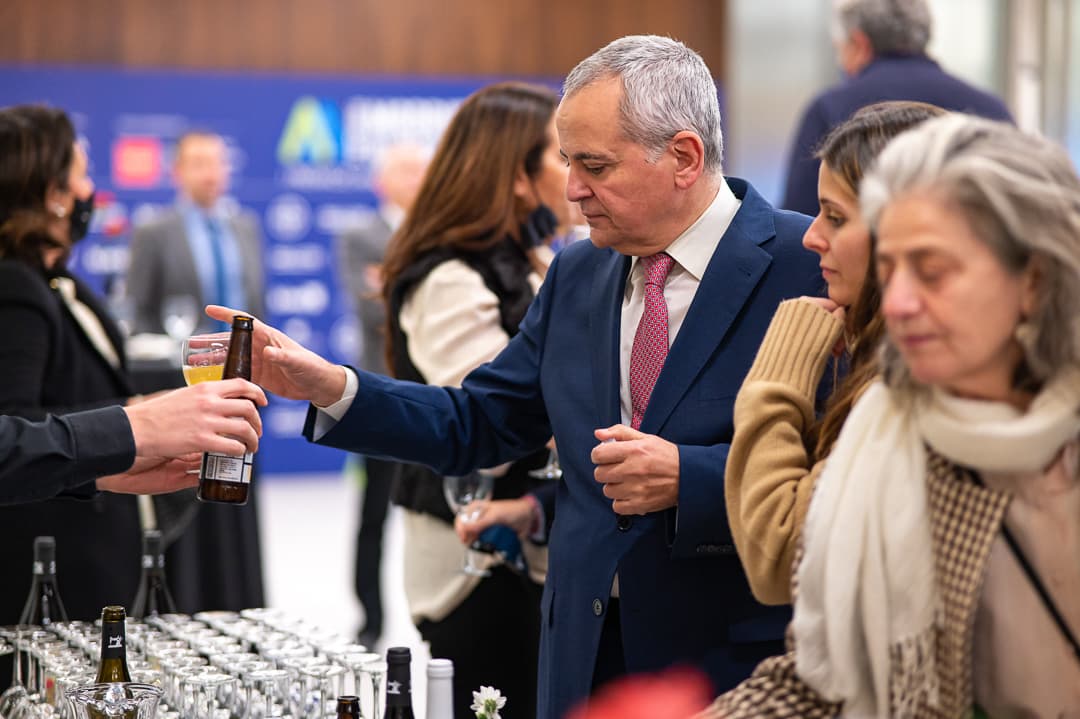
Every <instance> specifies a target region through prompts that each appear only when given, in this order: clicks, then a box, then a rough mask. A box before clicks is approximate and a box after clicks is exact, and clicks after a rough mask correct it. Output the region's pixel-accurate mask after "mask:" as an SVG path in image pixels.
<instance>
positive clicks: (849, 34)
mask: <svg viewBox="0 0 1080 719" xmlns="http://www.w3.org/2000/svg"><path fill="white" fill-rule="evenodd" d="M834 2H835V9H834V17H833V28H834V34H835V37H834V38H833V41H834V43H835V45H836V53H837V59H838V60H839V62H840V67H841V69H842V70H843V71H844V74H845V75H847V76H848V78H847V79H846V80H845V81H844V82H842V83H840V84H839V85H836V86H834V87H831V88H829V89H827V90H825V91H824V92H823V93H821V94H820V95H818V96H817V97H816V98H814V99H813V100H812V101H811V103H810V105H809V106H808V107H807V108H806V110H805V111H803V115H802V119H801V120H800V121H799V129H798V131H797V132H796V133H795V139H794V142H793V143H792V145H791V150H790V153H791V154H790V155H789V157H788V170H787V185H786V189H785V191H784V201H783V203H782V204H783V206H784V207H786V208H787V209H789V210H795V211H797V212H805V213H806V214H808V215H816V214H817V211H818V193H817V183H818V166H819V164H820V163H819V162H818V160H817V158H816V157H814V152H815V150H816V149H817V146H818V144H820V143H821V141H822V140H823V139H824V138H825V136H826V135H827V134H828V133H829V131H830V130H832V129H833V128H834V127H836V126H837V125H839V124H840V123H841V122H843V121H844V120H846V119H848V118H849V117H851V115H853V114H854V113H855V111H856V110H858V109H859V108H861V107H865V106H866V105H870V104H873V103H875V102H883V101H885V100H913V101H917V102H928V103H930V104H932V105H937V106H938V107H942V108H945V109H946V110H953V111H955V112H967V113H971V114H973V115H980V116H982V117H986V118H989V119H991V120H1004V121H1006V122H1011V121H1012V118H1011V116H1010V115H1009V111H1008V109H1007V108H1006V107H1005V104H1004V103H1003V102H1002V101H1001V100H999V99H998V98H996V97H994V96H993V95H991V94H989V93H986V92H983V91H982V90H979V89H977V88H975V87H972V86H971V85H969V84H967V83H966V82H964V81H963V80H960V79H959V78H956V77H953V76H952V75H950V74H948V73H947V72H945V71H944V70H942V69H941V67H940V66H939V65H938V64H937V63H936V62H934V61H933V60H931V59H930V58H929V57H927V55H926V45H927V43H928V42H929V41H930V25H931V21H930V8H929V7H927V4H926V0H834Z"/></svg>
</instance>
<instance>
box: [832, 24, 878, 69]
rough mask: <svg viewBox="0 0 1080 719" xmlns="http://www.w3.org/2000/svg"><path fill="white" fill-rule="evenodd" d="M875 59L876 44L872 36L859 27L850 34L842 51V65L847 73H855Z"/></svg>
mask: <svg viewBox="0 0 1080 719" xmlns="http://www.w3.org/2000/svg"><path fill="white" fill-rule="evenodd" d="M873 61H874V45H873V43H871V42H870V36H869V35H867V34H866V33H865V32H863V31H862V30H859V29H854V30H852V31H851V33H850V34H849V35H848V37H847V40H846V41H845V42H844V46H843V49H842V50H841V53H840V65H841V67H842V68H843V70H844V73H845V74H847V75H855V74H857V73H858V72H859V71H860V70H862V69H863V68H864V67H866V66H867V65H869V64H870V63H871V62H873Z"/></svg>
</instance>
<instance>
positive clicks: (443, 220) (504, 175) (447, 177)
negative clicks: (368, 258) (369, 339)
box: [383, 82, 558, 366]
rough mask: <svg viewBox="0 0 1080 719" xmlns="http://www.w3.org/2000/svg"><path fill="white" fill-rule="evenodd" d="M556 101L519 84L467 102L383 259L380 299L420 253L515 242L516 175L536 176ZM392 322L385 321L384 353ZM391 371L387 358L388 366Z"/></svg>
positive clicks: (519, 215)
mask: <svg viewBox="0 0 1080 719" xmlns="http://www.w3.org/2000/svg"><path fill="white" fill-rule="evenodd" d="M557 104H558V97H557V96H556V95H555V93H554V92H552V91H551V90H549V89H547V88H545V87H540V86H537V85H529V84H526V83H522V82H502V83H497V84H494V85H489V86H487V87H485V88H482V89H480V90H477V91H476V92H474V93H473V94H472V95H470V96H469V97H468V98H467V99H466V100H465V102H463V103H462V105H461V107H460V108H458V111H457V113H455V114H454V117H453V118H452V119H451V120H450V124H449V126H448V127H447V128H446V131H445V132H444V133H443V136H442V139H441V140H440V142H439V146H438V149H437V150H436V151H435V156H434V157H433V158H432V160H431V164H430V165H428V168H427V172H426V173H425V174H424V179H423V181H422V182H421V184H420V189H419V191H418V192H417V195H416V201H415V202H414V203H413V206H412V208H410V210H409V213H408V215H406V217H405V221H404V222H403V223H402V225H401V227H400V228H398V231H397V232H396V233H395V234H394V236H393V238H392V239H391V240H390V244H389V245H388V246H387V248H386V256H385V258H384V259H383V299H384V301H385V302H386V303H387V305H390V303H391V293H392V292H393V290H394V286H395V284H396V282H397V279H398V278H399V277H400V276H401V274H402V273H403V272H405V270H407V269H408V268H409V267H410V266H411V265H412V264H413V263H414V262H416V261H417V260H418V259H419V258H421V257H422V256H424V255H425V254H427V253H429V252H431V251H433V250H437V249H441V248H446V247H450V248H454V249H458V250H462V251H464V252H481V251H483V250H487V249H490V248H491V247H494V246H495V244H496V243H498V242H501V241H502V240H503V239H504V238H505V237H507V236H511V237H514V238H515V239H518V240H520V238H518V236H517V235H518V227H519V225H520V224H521V222H522V221H523V220H524V219H525V216H526V214H527V210H526V208H525V207H523V206H522V205H521V203H520V202H519V201H518V200H517V198H516V197H515V196H514V178H515V177H516V176H517V174H518V172H520V171H521V170H522V169H524V170H525V173H526V175H528V176H529V177H535V176H536V175H537V173H538V172H539V171H540V164H541V159H542V157H543V153H544V150H546V149H547V145H548V135H547V128H548V124H549V123H550V122H551V117H552V115H553V114H554V113H555V106H556V105H557ZM392 324H393V318H392V317H389V315H388V316H387V327H386V332H387V337H388V338H390V341H388V342H387V352H388V356H389V353H391V352H392V347H391V345H392V338H393V337H394V334H395V333H394V328H393V326H392ZM388 362H389V365H390V366H393V361H392V359H388Z"/></svg>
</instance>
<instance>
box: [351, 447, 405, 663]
mask: <svg viewBox="0 0 1080 719" xmlns="http://www.w3.org/2000/svg"><path fill="white" fill-rule="evenodd" d="M364 464H365V466H366V468H367V483H366V484H365V485H364V494H363V498H362V499H361V500H360V530H359V531H358V532H357V534H356V572H355V575H354V580H355V584H356V597H357V598H358V599H359V600H360V603H361V604H362V605H364V616H365V617H367V619H366V620H365V622H364V629H363V631H362V632H361V634H363V635H364V638H365V639H366V640H367V641H368V642H374V640H375V639H377V638H378V637H379V635H380V634H382V625H383V611H382V582H381V580H380V574H381V567H382V547H383V525H384V524H386V510H387V508H388V507H389V505H390V487H391V486H392V485H393V484H394V477H396V476H397V473H398V467H399V464H398V463H397V462H392V461H388V460H385V459H376V458H374V457H365V458H364Z"/></svg>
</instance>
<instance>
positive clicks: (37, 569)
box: [34, 560, 45, 574]
mask: <svg viewBox="0 0 1080 719" xmlns="http://www.w3.org/2000/svg"><path fill="white" fill-rule="evenodd" d="M44 573H45V563H44V562H39V561H37V560H35V561H34V574H44Z"/></svg>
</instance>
